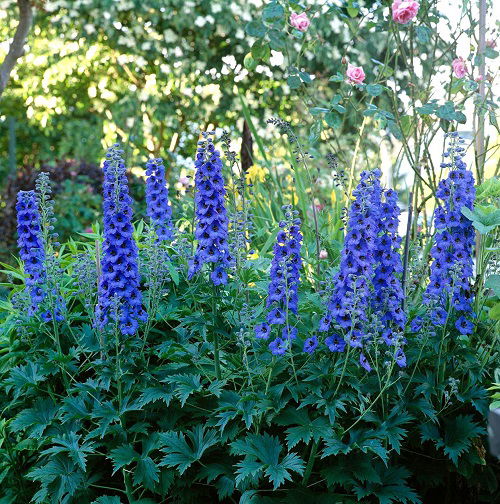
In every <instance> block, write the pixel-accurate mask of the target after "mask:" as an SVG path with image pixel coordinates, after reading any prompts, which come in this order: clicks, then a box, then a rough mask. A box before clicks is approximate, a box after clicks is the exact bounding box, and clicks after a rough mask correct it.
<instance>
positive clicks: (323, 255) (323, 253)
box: [319, 249, 328, 259]
mask: <svg viewBox="0 0 500 504" xmlns="http://www.w3.org/2000/svg"><path fill="white" fill-rule="evenodd" d="M319 258H320V259H327V258H328V252H327V251H326V250H325V249H323V250H320V251H319Z"/></svg>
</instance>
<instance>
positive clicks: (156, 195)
mask: <svg viewBox="0 0 500 504" xmlns="http://www.w3.org/2000/svg"><path fill="white" fill-rule="evenodd" d="M146 176H147V179H146V205H147V212H148V216H149V218H150V219H151V224H152V225H153V227H154V229H155V232H156V235H157V236H158V240H171V239H172V238H173V226H172V208H171V207H170V205H169V203H168V189H167V184H166V181H165V167H164V166H163V160H162V159H161V158H156V159H150V160H149V161H148V162H147V163H146Z"/></svg>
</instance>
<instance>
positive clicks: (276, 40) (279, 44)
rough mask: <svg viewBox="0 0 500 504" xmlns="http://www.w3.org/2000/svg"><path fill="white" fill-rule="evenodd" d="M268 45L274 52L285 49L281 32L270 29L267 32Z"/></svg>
mask: <svg viewBox="0 0 500 504" xmlns="http://www.w3.org/2000/svg"><path fill="white" fill-rule="evenodd" d="M269 44H270V46H271V49H273V50H274V51H282V50H283V49H285V47H286V37H285V34H284V33H283V32H280V31H279V30H276V29H272V30H271V31H270V32H269Z"/></svg>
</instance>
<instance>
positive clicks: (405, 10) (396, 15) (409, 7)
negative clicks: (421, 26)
mask: <svg viewBox="0 0 500 504" xmlns="http://www.w3.org/2000/svg"><path fill="white" fill-rule="evenodd" d="M419 7H420V4H419V3H418V2H416V1H415V0H394V2H393V4H392V20H393V21H394V22H396V23H399V24H407V23H409V22H410V21H411V20H412V19H414V18H415V17H416V16H417V13H418V9H419Z"/></svg>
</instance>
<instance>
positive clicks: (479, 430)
mask: <svg viewBox="0 0 500 504" xmlns="http://www.w3.org/2000/svg"><path fill="white" fill-rule="evenodd" d="M444 432H445V434H444V437H443V439H439V440H438V441H437V443H436V446H437V447H438V448H443V451H444V453H445V455H447V456H448V457H449V458H450V460H451V461H452V462H453V463H454V464H455V465H458V458H459V457H460V455H462V454H463V453H464V452H465V451H467V450H468V449H469V448H470V447H471V445H472V440H473V439H474V438H476V437H478V436H480V435H481V434H484V432H485V429H484V428H483V427H481V426H480V425H478V424H476V423H475V422H474V421H473V417H472V416H471V415H457V416H456V417H454V418H450V419H448V420H446V421H445V427H444Z"/></svg>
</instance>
